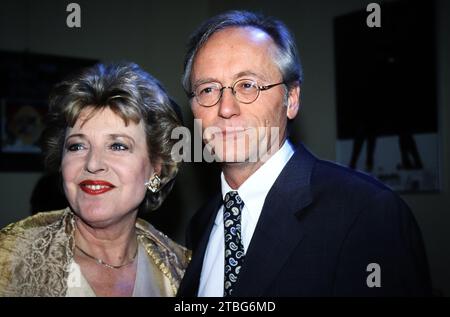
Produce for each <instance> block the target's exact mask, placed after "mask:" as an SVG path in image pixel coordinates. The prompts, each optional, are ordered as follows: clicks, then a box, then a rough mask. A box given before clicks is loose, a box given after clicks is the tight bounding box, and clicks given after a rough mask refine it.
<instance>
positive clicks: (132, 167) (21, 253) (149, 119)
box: [0, 64, 190, 296]
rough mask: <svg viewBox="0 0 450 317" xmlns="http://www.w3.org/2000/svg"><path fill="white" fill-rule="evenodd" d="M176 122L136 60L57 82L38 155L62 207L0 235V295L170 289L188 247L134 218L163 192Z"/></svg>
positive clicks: (171, 166) (172, 166)
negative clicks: (58, 184)
mask: <svg viewBox="0 0 450 317" xmlns="http://www.w3.org/2000/svg"><path fill="white" fill-rule="evenodd" d="M180 125H181V123H180V120H179V118H178V116H177V113H176V111H175V104H174V103H173V102H172V101H171V100H170V98H169V97H168V96H167V94H166V92H165V91H164V89H163V88H162V87H161V85H160V84H159V83H158V81H157V80H155V79H154V78H153V77H151V76H150V75H149V74H147V73H145V72H144V71H143V70H141V69H140V68H139V67H138V66H137V65H135V64H118V65H108V66H105V65H102V64H98V65H95V66H94V67H92V68H90V69H87V70H86V71H84V72H83V73H81V74H80V75H79V76H76V77H74V78H72V79H70V80H67V81H64V82H62V83H61V84H59V85H58V86H57V87H56V89H55V91H54V93H53V94H52V96H51V97H50V110H49V122H48V125H47V126H48V127H47V129H46V131H45V132H44V140H45V143H44V144H45V148H44V152H45V154H46V163H47V166H49V167H51V168H52V167H53V168H56V169H57V170H60V172H61V174H62V180H63V188H64V193H65V195H66V198H67V200H68V202H69V205H70V206H69V207H68V208H66V209H65V210H60V211H54V212H50V213H41V214H38V215H36V216H32V217H29V218H27V219H25V220H22V221H20V222H18V223H15V224H11V225H9V226H8V227H6V228H4V229H3V230H2V231H1V232H0V295H2V296H174V295H175V294H176V291H177V288H178V285H179V282H180V280H181V278H182V276H183V274H184V270H185V268H186V266H187V263H188V261H189V257H190V254H189V252H188V251H187V250H186V249H185V248H184V247H182V246H180V245H178V244H176V243H175V242H173V241H171V240H170V239H169V238H168V237H167V236H165V235H164V234H162V233H161V232H159V231H157V230H156V229H155V228H154V227H152V226H151V225H150V224H149V223H147V222H145V221H144V220H142V219H139V218H137V215H138V213H139V212H144V211H149V210H153V209H156V208H158V207H159V206H160V205H161V203H162V202H163V200H164V199H165V197H166V196H167V194H168V193H169V192H170V190H171V187H172V184H173V182H172V181H173V179H174V177H175V175H176V174H177V170H178V163H177V162H175V161H174V160H173V159H172V157H171V148H172V145H173V144H174V142H175V140H172V139H171V137H170V136H171V131H172V129H174V128H176V127H178V126H180ZM49 199H51V198H49Z"/></svg>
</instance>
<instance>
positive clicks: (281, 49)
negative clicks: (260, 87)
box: [182, 11, 303, 94]
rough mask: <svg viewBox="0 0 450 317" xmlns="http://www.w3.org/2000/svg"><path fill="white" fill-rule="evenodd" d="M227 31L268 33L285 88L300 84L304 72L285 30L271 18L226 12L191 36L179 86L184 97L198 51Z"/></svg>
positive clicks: (280, 23) (292, 38) (245, 12)
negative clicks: (250, 28) (255, 30)
mask: <svg viewBox="0 0 450 317" xmlns="http://www.w3.org/2000/svg"><path fill="white" fill-rule="evenodd" d="M229 27H254V28H257V29H260V30H262V31H264V32H265V33H267V34H268V35H269V36H270V37H271V38H272V39H273V41H274V42H275V45H276V47H277V52H276V54H275V56H274V63H275V64H276V65H277V66H278V68H279V70H280V72H281V74H282V76H283V81H284V82H285V83H286V85H287V87H288V88H289V87H291V86H292V85H297V84H300V83H301V82H302V81H303V70H302V65H301V63H300V58H299V56H298V53H297V48H296V45H295V41H294V37H293V35H292V33H291V32H290V31H289V29H288V28H287V26H286V25H285V24H284V23H283V22H281V21H279V20H276V19H274V18H271V17H266V16H263V15H261V14H257V13H253V12H248V11H228V12H225V13H222V14H220V15H217V16H215V17H212V18H210V19H209V20H207V21H206V22H205V23H203V24H202V25H201V26H200V27H199V28H198V29H197V30H196V31H195V32H194V33H193V34H192V36H191V38H190V40H189V42H188V51H187V53H186V56H185V59H184V73H183V77H182V84H183V87H184V89H185V91H186V93H188V94H189V93H190V92H191V91H192V87H191V72H192V65H193V62H194V59H195V55H196V54H197V52H198V50H199V49H200V48H201V47H202V46H203V45H204V44H205V43H206V41H208V39H209V38H210V37H211V36H212V35H213V34H214V33H216V32H218V31H220V30H223V29H226V28H229Z"/></svg>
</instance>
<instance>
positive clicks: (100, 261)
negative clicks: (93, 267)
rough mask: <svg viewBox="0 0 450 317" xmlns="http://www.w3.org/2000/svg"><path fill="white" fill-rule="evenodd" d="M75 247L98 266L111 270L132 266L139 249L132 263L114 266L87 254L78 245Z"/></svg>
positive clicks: (131, 260)
mask: <svg viewBox="0 0 450 317" xmlns="http://www.w3.org/2000/svg"><path fill="white" fill-rule="evenodd" d="M75 247H76V248H77V249H78V250H80V251H81V253H83V254H84V255H85V256H87V257H88V258H91V259H92V260H94V261H95V262H96V263H97V264H98V265H103V266H105V267H107V268H109V269H116V270H117V269H120V268H122V267H124V266H127V265H130V264H131V263H133V262H134V260H135V259H136V256H137V252H138V248H136V252H135V253H134V256H133V258H131V259H130V261H128V262H127V263H125V264H121V265H112V264H109V263H106V262H105V261H103V260H102V259H99V258H96V257H95V256H92V255H90V254H89V253H87V252H86V251H84V250H83V249H82V248H80V247H79V246H78V245H76V244H75Z"/></svg>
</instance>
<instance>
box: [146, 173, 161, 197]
mask: <svg viewBox="0 0 450 317" xmlns="http://www.w3.org/2000/svg"><path fill="white" fill-rule="evenodd" d="M144 185H145V186H147V188H148V189H149V190H150V191H151V192H152V193H156V192H157V191H158V190H159V188H160V186H161V179H160V178H159V176H158V174H156V173H155V174H153V176H152V177H151V178H150V180H149V181H148V182H147V183H145V184H144Z"/></svg>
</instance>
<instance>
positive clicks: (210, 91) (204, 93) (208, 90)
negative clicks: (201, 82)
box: [199, 87, 214, 95]
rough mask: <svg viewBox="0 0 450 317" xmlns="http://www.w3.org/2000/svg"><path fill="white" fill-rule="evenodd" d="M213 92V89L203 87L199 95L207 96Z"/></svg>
mask: <svg viewBox="0 0 450 317" xmlns="http://www.w3.org/2000/svg"><path fill="white" fill-rule="evenodd" d="M213 91H214V87H205V88H202V89H201V90H200V92H199V95H209V94H211V93H212V92H213Z"/></svg>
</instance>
